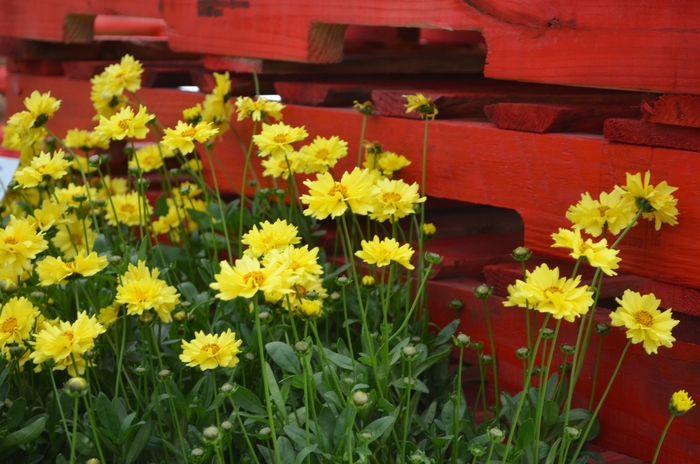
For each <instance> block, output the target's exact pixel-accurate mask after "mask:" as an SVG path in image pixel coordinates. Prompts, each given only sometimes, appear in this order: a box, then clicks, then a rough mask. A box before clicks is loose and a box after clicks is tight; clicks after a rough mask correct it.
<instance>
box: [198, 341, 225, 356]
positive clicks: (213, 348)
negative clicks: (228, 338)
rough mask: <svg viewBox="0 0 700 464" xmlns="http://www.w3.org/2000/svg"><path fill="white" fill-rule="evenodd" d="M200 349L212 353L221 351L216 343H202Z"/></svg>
mask: <svg viewBox="0 0 700 464" xmlns="http://www.w3.org/2000/svg"><path fill="white" fill-rule="evenodd" d="M202 351H211V354H212V355H215V354H216V353H218V352H219V351H221V347H220V346H219V345H217V344H216V343H209V344H207V345H204V346H203V347H202Z"/></svg>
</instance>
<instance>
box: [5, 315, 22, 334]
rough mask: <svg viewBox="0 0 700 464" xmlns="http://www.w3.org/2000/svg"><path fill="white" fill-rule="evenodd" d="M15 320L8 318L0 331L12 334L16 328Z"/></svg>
mask: <svg viewBox="0 0 700 464" xmlns="http://www.w3.org/2000/svg"><path fill="white" fill-rule="evenodd" d="M18 325H19V324H17V319H16V318H14V317H8V318H7V320H6V321H5V322H3V323H2V331H3V332H5V333H10V332H14V330H15V327H17V326H18Z"/></svg>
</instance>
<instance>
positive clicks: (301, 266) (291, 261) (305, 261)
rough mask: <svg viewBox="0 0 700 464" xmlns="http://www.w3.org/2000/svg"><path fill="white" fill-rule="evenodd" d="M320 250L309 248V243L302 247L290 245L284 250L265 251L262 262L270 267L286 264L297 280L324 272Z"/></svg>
mask: <svg viewBox="0 0 700 464" xmlns="http://www.w3.org/2000/svg"><path fill="white" fill-rule="evenodd" d="M318 251H319V250H318V248H312V249H311V250H309V246H308V245H304V246H303V247H300V248H295V247H294V246H293V245H289V246H287V247H286V248H285V249H284V250H282V251H278V250H270V251H269V252H267V253H265V256H264V257H263V259H262V264H263V266H266V267H269V268H274V267H279V266H285V265H286V266H287V270H288V271H289V273H290V274H291V275H292V276H293V279H294V280H295V281H299V280H306V279H310V278H311V277H312V276H320V275H321V274H323V268H322V267H321V265H320V264H318Z"/></svg>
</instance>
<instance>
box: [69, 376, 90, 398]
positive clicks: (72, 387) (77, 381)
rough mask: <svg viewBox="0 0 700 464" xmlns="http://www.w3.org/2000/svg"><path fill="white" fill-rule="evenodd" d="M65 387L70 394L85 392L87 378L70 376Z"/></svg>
mask: <svg viewBox="0 0 700 464" xmlns="http://www.w3.org/2000/svg"><path fill="white" fill-rule="evenodd" d="M66 388H67V390H68V393H69V394H70V395H71V396H76V395H82V394H84V393H87V388H88V384H87V380H85V379H84V378H82V377H71V378H70V379H68V381H67V382H66Z"/></svg>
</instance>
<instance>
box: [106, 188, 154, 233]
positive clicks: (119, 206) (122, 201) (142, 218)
mask: <svg viewBox="0 0 700 464" xmlns="http://www.w3.org/2000/svg"><path fill="white" fill-rule="evenodd" d="M112 205H113V206H114V207H112ZM112 205H107V207H106V208H105V216H106V217H107V222H108V223H109V225H111V226H117V225H118V224H126V225H127V226H137V225H139V224H145V223H146V218H148V217H150V216H151V214H153V208H152V207H151V205H149V204H148V203H147V202H146V200H145V199H144V198H143V197H141V196H140V195H139V194H138V192H129V193H125V194H119V195H114V196H112ZM115 211H116V217H115V214H114V213H115Z"/></svg>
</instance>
